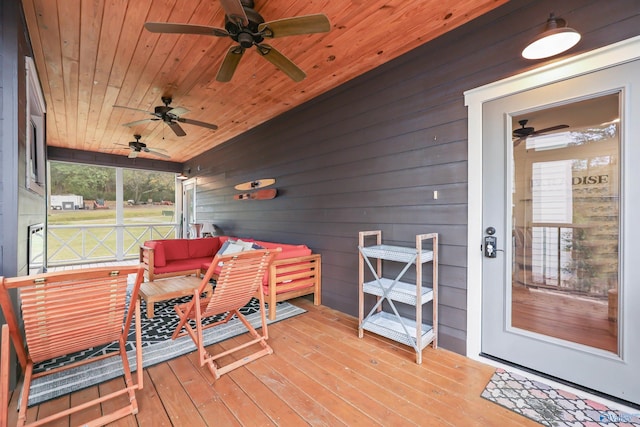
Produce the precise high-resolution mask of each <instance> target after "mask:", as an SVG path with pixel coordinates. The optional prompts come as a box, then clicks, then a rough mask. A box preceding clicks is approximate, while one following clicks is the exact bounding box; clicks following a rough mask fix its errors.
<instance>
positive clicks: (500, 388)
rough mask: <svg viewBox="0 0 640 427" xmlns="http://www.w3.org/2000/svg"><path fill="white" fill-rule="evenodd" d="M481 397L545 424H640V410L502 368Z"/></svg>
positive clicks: (565, 426) (575, 426)
mask: <svg viewBox="0 0 640 427" xmlns="http://www.w3.org/2000/svg"><path fill="white" fill-rule="evenodd" d="M482 397H484V398H485V399H487V400H490V401H491V402H494V403H497V404H498V405H501V406H503V407H505V408H507V409H510V410H511V411H513V412H516V413H518V414H521V415H523V416H525V417H527V418H530V419H532V420H534V421H537V422H538V423H540V424H542V425H544V426H554V427H561V426H562V427H591V426H611V427H617V426H621V427H622V426H625V427H626V426H640V411H638V412H637V413H627V412H622V411H619V410H614V409H612V408H609V407H608V406H606V405H603V404H601V403H598V402H595V401H593V400H591V399H588V398H584V397H582V396H578V395H576V394H574V393H571V392H568V391H566V390H561V389H558V388H555V387H552V386H549V385H547V384H544V383H541V382H539V381H535V380H532V379H529V378H526V377H523V376H521V375H518V374H515V373H513V372H509V371H506V370H504V369H501V368H498V369H496V371H495V373H494V374H493V376H492V377H491V379H490V380H489V383H488V384H487V386H486V387H485V389H484V391H483V392H482Z"/></svg>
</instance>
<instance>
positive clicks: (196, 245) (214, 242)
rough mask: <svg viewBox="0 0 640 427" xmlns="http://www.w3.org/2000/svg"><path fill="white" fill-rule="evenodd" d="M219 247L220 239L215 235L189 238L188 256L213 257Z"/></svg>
mask: <svg viewBox="0 0 640 427" xmlns="http://www.w3.org/2000/svg"><path fill="white" fill-rule="evenodd" d="M218 249H220V239H219V238H217V237H205V238H202V239H191V240H189V257H190V258H204V257H208V256H210V257H213V256H214V255H215V254H216V252H218Z"/></svg>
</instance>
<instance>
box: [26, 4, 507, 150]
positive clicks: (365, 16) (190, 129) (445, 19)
mask: <svg viewBox="0 0 640 427" xmlns="http://www.w3.org/2000/svg"><path fill="white" fill-rule="evenodd" d="M22 1H23V6H24V11H25V15H26V19H27V24H28V28H29V34H30V37H31V41H32V44H33V48H34V53H35V62H36V66H37V68H38V72H39V76H40V80H41V81H42V86H43V90H44V92H45V98H46V101H47V134H48V140H47V144H48V145H51V146H57V147H64V148H70V149H78V150H86V151H96V152H104V153H112V154H118V155H123V156H126V155H128V154H129V149H128V148H127V146H126V145H127V144H128V142H129V141H133V135H134V134H141V135H142V139H141V141H142V142H144V143H146V144H147V145H148V147H149V148H151V149H152V150H159V151H165V152H166V153H167V154H168V155H169V156H170V160H171V161H174V162H185V161H187V160H189V159H190V158H192V157H194V156H196V155H198V154H200V153H202V152H204V151H206V150H208V149H210V148H212V147H214V146H216V145H218V144H221V143H224V142H225V141H228V140H229V139H231V138H233V137H234V136H236V135H239V134H241V133H243V132H245V131H247V130H249V129H251V128H253V127H255V126H257V125H259V124H261V123H263V122H265V121H267V120H269V119H271V118H273V117H275V116H277V115H279V114H282V113H283V112H285V111H287V110H289V109H291V108H293V107H295V106H297V105H299V104H301V103H304V102H306V101H308V100H310V99H312V98H314V97H316V96H318V95H320V94H322V93H324V92H326V91H328V90H330V89H332V88H335V87H336V86H339V85H340V84H342V83H344V82H346V81H349V80H351V79H353V78H354V77H357V76H359V75H361V74H363V73H365V72H367V71H369V70H371V69H373V68H375V67H377V66H379V65H381V64H383V63H385V62H387V61H389V60H391V59H393V58H395V57H397V56H399V55H402V54H403V53H406V52H407V51H409V50H411V49H413V48H415V47H417V46H419V45H421V44H424V43H426V42H428V41H430V40H432V39H434V38H435V37H437V36H439V35H441V34H443V33H444V32H446V31H449V30H451V29H453V28H456V27H458V26H460V25H462V24H464V23H465V22H467V21H469V20H472V19H474V18H476V17H478V16H480V15H482V14H484V13H486V12H488V11H490V10H492V9H494V8H495V7H497V6H500V5H501V4H503V3H505V2H506V1H507V0H457V1H442V0H418V1H408V0H339V1H338V0H331V1H330V0H309V1H292V0H255V10H256V11H258V12H259V13H260V14H261V15H262V16H263V17H264V19H265V21H273V20H277V19H281V18H287V17H294V16H301V15H307V14H315V13H324V14H326V15H327V16H328V18H329V20H330V22H331V31H330V32H328V33H321V34H311V35H296V36H290V37H283V38H277V39H273V40H268V41H267V42H268V43H269V44H271V45H272V46H274V47H275V48H277V49H278V50H279V51H280V52H282V53H283V54H284V55H286V56H287V57H288V58H290V59H291V60H292V61H293V62H295V63H296V64H297V65H298V66H299V67H300V68H301V69H302V70H304V71H305V72H306V73H307V77H306V79H304V80H303V81H302V82H299V83H295V82H294V81H293V80H291V79H290V78H289V77H287V76H286V75H285V74H284V73H283V72H281V71H279V70H278V69H277V68H276V67H275V66H274V65H272V64H271V63H270V62H268V61H266V60H264V58H262V57H260V55H258V53H257V52H256V51H255V49H250V50H247V52H246V53H245V54H244V57H243V58H242V61H241V62H240V64H239V66H238V68H237V70H236V73H235V75H234V76H233V79H232V80H231V82H229V83H220V82H218V81H216V79H215V76H216V73H217V70H218V68H219V66H220V63H221V61H222V59H223V57H224V55H225V54H226V52H227V50H228V49H229V47H231V46H232V45H234V44H235V42H234V41H233V40H231V39H230V38H226V37H225V38H218V37H212V36H207V35H183V34H157V33H151V32H149V31H147V30H146V29H145V28H144V27H143V25H144V23H145V22H172V23H190V24H198V25H208V26H214V27H219V28H224V11H223V9H222V7H221V5H220V3H219V2H218V1H216V0H202V1H199V0H22ZM162 96H170V97H172V98H173V102H172V104H171V106H172V107H184V108H186V109H188V110H189V113H186V114H184V116H183V117H184V118H186V119H192V120H199V121H203V122H207V123H214V124H216V125H217V126H218V129H217V130H210V129H206V128H203V127H198V126H194V125H189V124H182V128H183V129H184V130H185V132H186V133H187V135H186V136H183V137H177V136H176V135H175V134H174V133H173V132H172V131H171V129H170V128H169V127H168V126H167V125H165V124H164V123H163V122H161V121H153V122H149V123H146V124H143V125H138V126H134V127H128V126H123V124H124V123H129V122H132V121H137V120H141V119H147V118H151V117H152V116H151V115H148V114H145V113H144V112H139V111H134V110H128V109H124V108H113V105H120V106H126V107H130V108H135V109H141V110H144V111H153V109H154V107H155V106H157V105H162V102H161V97H162ZM116 144H124V146H118V145H116ZM140 157H153V156H152V155H150V154H148V153H141V154H140Z"/></svg>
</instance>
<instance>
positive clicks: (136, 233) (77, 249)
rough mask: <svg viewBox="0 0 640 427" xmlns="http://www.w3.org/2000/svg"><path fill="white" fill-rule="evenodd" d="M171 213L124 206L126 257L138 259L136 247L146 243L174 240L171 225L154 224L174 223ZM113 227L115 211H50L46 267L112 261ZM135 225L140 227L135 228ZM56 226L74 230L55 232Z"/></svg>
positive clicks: (159, 208) (156, 208)
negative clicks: (90, 261) (87, 261)
mask: <svg viewBox="0 0 640 427" xmlns="http://www.w3.org/2000/svg"><path fill="white" fill-rule="evenodd" d="M173 211H174V206H162V205H143V206H126V207H125V208H124V224H125V225H126V226H127V227H125V228H124V232H123V245H124V250H125V257H127V258H133V257H135V256H137V255H138V251H139V245H140V244H141V243H142V242H144V241H145V240H150V239H159V238H164V237H168V238H172V237H174V234H173V230H174V227H173V226H172V225H154V224H167V223H174V222H175V218H174V216H173ZM115 224H116V210H115V209H97V210H93V209H85V210H74V211H62V210H60V211H50V212H49V216H48V225H49V230H48V238H47V260H48V263H49V265H61V264H71V263H77V262H82V261H83V260H101V259H115V255H114V254H115V253H116V235H117V233H116V228H115ZM136 224H140V226H139V227H135V226H134V225H136ZM56 225H60V226H74V227H69V228H66V227H65V228H58V229H56V228H55V226H56ZM51 226H53V227H51ZM82 226H91V227H90V228H89V227H82ZM85 262H86V261H85Z"/></svg>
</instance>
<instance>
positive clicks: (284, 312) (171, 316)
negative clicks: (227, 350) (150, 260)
mask: <svg viewBox="0 0 640 427" xmlns="http://www.w3.org/2000/svg"><path fill="white" fill-rule="evenodd" d="M189 298H190V297H183V298H176V299H173V300H168V301H165V302H158V303H156V304H155V307H154V309H155V314H154V317H153V318H152V319H147V317H146V316H145V313H146V305H145V302H144V301H142V302H141V309H142V321H141V326H142V365H143V367H145V368H146V367H149V366H153V365H155V364H157V363H161V362H164V361H167V360H170V359H173V358H176V357H178V356H181V355H183V354H187V353H189V352H191V351H194V350H195V349H196V347H195V344H194V343H193V341H192V340H191V338H190V337H188V336H182V337H179V338H177V339H175V340H172V339H171V335H172V334H173V331H174V330H175V329H176V327H177V325H178V316H177V315H176V313H175V311H174V309H173V306H174V305H175V304H178V303H181V302H186V301H188V299H189ZM240 312H241V313H242V314H244V315H245V316H246V318H247V320H249V322H250V323H251V324H252V325H253V326H254V327H256V328H258V327H260V325H261V317H260V312H259V303H258V300H257V299H255V298H253V299H252V300H251V301H250V302H249V304H247V305H246V306H245V307H243V308H242V309H241V310H240ZM304 312H305V310H304V309H302V308H298V307H296V306H294V305H292V304H289V303H288V302H279V303H277V306H276V319H275V320H273V321H268V323H269V324H271V323H274V322H278V321H280V320H284V319H287V318H289V317H292V316H296V315H298V314H301V313H304ZM218 319H219V317H217V318H216V317H212V318H209V319H207V321H205V324H209V323H213V322H215V321H216V320H218ZM245 332H247V329H246V328H245V327H244V325H243V324H242V322H240V320H238V319H237V318H233V319H232V320H230V321H229V322H228V323H226V324H223V325H220V326H218V327H215V328H211V329H207V330H205V331H204V342H205V345H211V344H215V343H217V342H220V341H224V340H226V339H229V338H232V337H234V336H236V335H240V334H243V333H245ZM117 348H118V345H117V343H114V344H112V345H110V346H105V347H100V348H92V349H89V350H86V351H82V352H79V353H74V354H71V355H66V356H64V357H61V358H57V359H52V360H49V361H47V362H45V363H42V364H39V365H37V366H35V367H34V372H42V371H45V370H50V369H53V368H56V367H59V366H63V365H65V364H68V363H70V362H72V361H79V360H84V359H87V358H90V357H95V356H97V355H101V354H105V353H110V352H113V351H117ZM134 349H135V329H134V326H133V325H132V327H131V331H130V334H129V339H128V342H127V354H128V355H129V363H130V365H131V370H132V371H133V370H135V369H136V360H135V354H134V351H133V350H134ZM120 375H122V362H121V361H120V358H119V357H110V358H107V359H104V360H100V361H96V362H93V363H89V364H86V365H83V366H79V367H76V368H73V369H69V370H66V371H63V372H60V373H56V374H52V375H48V376H45V377H43V378H37V379H35V380H34V381H33V382H32V385H31V392H30V394H29V406H31V405H36V404H39V403H42V402H44V401H46V400H49V399H53V398H56V397H59V396H62V395H65V394H68V393H71V392H73V391H77V390H80V389H83V388H86V387H90V386H93V385H96V384H99V383H101V382H104V381H108V380H110V379H113V378H116V377H118V376H120Z"/></svg>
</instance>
